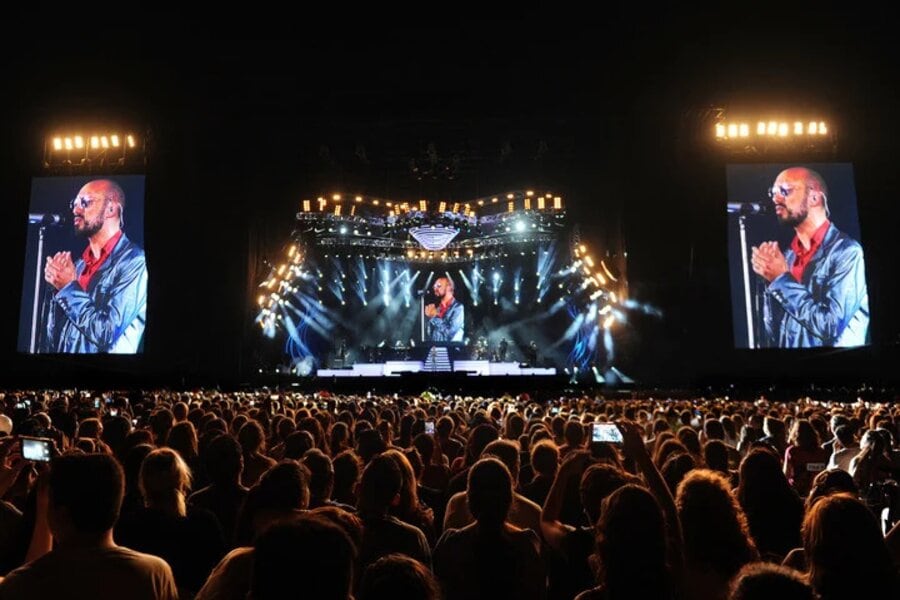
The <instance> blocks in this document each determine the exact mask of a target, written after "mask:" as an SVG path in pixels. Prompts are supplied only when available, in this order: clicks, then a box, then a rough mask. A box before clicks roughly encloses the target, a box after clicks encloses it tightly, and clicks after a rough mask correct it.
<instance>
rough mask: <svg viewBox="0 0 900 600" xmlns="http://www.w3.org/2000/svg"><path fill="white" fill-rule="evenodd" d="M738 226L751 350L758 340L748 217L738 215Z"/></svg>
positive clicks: (748, 341) (748, 339)
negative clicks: (754, 311) (751, 281)
mask: <svg viewBox="0 0 900 600" xmlns="http://www.w3.org/2000/svg"><path fill="white" fill-rule="evenodd" d="M738 225H739V227H740V232H741V259H742V260H741V263H742V266H743V271H744V307H745V308H746V312H747V344H748V347H750V348H756V347H757V346H756V340H755V336H754V333H755V332H754V327H753V307H752V305H751V297H750V259H749V257H748V256H747V215H744V214H742V215H738Z"/></svg>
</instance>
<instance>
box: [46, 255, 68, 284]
mask: <svg viewBox="0 0 900 600" xmlns="http://www.w3.org/2000/svg"><path fill="white" fill-rule="evenodd" d="M44 279H45V280H46V281H47V282H48V283H49V284H50V285H52V286H53V287H55V288H56V289H58V290H59V289H62V288H63V287H65V286H67V285H69V284H70V283H71V282H72V281H74V280H75V263H74V262H73V261H72V254H71V253H70V252H57V253H56V254H54V255H53V256H48V257H47V264H46V265H45V266H44Z"/></svg>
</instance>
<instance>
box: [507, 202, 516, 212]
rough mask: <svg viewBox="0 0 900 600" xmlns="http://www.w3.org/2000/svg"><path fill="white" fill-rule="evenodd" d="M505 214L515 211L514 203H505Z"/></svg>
mask: <svg viewBox="0 0 900 600" xmlns="http://www.w3.org/2000/svg"><path fill="white" fill-rule="evenodd" d="M506 209H507V212H515V211H516V203H515V202H514V201H512V200H510V201H509V202H507V204H506Z"/></svg>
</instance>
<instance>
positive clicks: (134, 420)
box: [131, 419, 138, 427]
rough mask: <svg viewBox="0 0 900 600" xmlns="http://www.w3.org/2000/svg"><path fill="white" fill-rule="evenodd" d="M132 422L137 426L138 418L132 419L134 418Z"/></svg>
mask: <svg viewBox="0 0 900 600" xmlns="http://www.w3.org/2000/svg"><path fill="white" fill-rule="evenodd" d="M131 424H132V425H134V426H135V427H137V424H138V420H137V419H132V420H131Z"/></svg>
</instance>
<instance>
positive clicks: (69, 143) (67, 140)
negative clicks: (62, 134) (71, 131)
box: [63, 137, 72, 150]
mask: <svg viewBox="0 0 900 600" xmlns="http://www.w3.org/2000/svg"><path fill="white" fill-rule="evenodd" d="M63 144H64V145H65V147H66V150H71V149H72V138H70V137H67V138H65V139H64V140H63Z"/></svg>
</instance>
